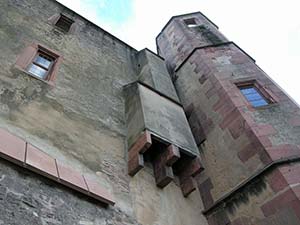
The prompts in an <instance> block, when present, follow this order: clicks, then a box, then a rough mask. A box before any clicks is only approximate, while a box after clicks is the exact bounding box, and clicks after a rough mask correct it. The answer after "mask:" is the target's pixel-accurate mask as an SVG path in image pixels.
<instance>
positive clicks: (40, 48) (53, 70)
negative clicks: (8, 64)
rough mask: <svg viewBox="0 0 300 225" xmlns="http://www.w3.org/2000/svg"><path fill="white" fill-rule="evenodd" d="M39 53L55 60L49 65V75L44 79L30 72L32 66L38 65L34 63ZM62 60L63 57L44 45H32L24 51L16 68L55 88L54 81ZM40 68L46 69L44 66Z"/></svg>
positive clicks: (18, 59)
mask: <svg viewBox="0 0 300 225" xmlns="http://www.w3.org/2000/svg"><path fill="white" fill-rule="evenodd" d="M39 53H42V54H43V55H45V56H48V57H50V58H53V61H52V62H51V64H50V65H49V67H48V70H47V74H46V76H45V78H44V79H43V78H42V77H39V76H38V75H35V74H34V73H31V72H29V68H30V66H31V65H32V64H35V65H36V62H34V61H35V59H36V58H37V56H38V55H39ZM62 59H63V56H62V55H61V54H60V53H58V52H56V51H54V50H52V49H50V48H48V47H46V46H44V45H41V44H40V43H32V44H31V45H29V46H27V47H26V48H25V49H23V51H22V52H21V54H20V55H19V56H18V58H17V62H16V64H15V67H16V68H17V69H19V70H21V71H22V72H24V73H26V74H27V75H29V76H31V77H33V78H35V79H38V80H40V81H43V82H45V83H47V84H49V85H51V86H54V85H55V83H54V81H55V78H56V75H57V73H58V68H59V65H60V64H61V61H62ZM38 66H39V67H40V68H42V69H46V68H44V67H43V66H42V65H39V64H38Z"/></svg>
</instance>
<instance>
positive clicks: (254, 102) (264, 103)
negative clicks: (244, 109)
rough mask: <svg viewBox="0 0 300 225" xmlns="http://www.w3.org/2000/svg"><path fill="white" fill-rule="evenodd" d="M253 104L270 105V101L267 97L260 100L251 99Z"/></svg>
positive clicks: (255, 105) (256, 105)
mask: <svg viewBox="0 0 300 225" xmlns="http://www.w3.org/2000/svg"><path fill="white" fill-rule="evenodd" d="M251 104H252V105H253V106H254V107H258V106H264V105H268V103H267V101H266V100H265V99H261V100H258V101H251Z"/></svg>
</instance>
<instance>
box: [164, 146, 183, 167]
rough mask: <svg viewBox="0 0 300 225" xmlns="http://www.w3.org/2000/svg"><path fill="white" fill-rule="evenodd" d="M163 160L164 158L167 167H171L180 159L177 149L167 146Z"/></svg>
mask: <svg viewBox="0 0 300 225" xmlns="http://www.w3.org/2000/svg"><path fill="white" fill-rule="evenodd" d="M163 158H165V164H166V165H167V166H172V165H173V164H174V163H175V162H176V161H177V160H178V159H179V158H180V152H179V149H178V147H177V146H175V145H172V144H171V145H169V146H168V147H167V149H166V150H165V152H164V153H163Z"/></svg>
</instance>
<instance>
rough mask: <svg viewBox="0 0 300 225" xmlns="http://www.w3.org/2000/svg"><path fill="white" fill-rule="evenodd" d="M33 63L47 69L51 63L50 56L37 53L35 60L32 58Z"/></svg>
mask: <svg viewBox="0 0 300 225" xmlns="http://www.w3.org/2000/svg"><path fill="white" fill-rule="evenodd" d="M34 62H35V63H37V64H39V65H41V66H43V67H45V68H47V69H49V67H50V65H51V62H52V60H51V59H50V58H47V57H46V56H43V55H38V56H37V57H36V58H35V60H34Z"/></svg>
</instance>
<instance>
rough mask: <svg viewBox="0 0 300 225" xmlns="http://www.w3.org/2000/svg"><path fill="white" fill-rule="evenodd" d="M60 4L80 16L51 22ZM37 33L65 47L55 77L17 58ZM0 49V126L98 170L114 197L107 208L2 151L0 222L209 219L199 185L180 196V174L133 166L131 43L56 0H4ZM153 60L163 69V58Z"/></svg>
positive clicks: (134, 68)
mask: <svg viewBox="0 0 300 225" xmlns="http://www.w3.org/2000/svg"><path fill="white" fill-rule="evenodd" d="M60 13H63V14H65V15H66V16H69V17H71V18H72V19H73V20H74V21H75V26H74V27H73V28H74V29H72V32H70V33H68V34H65V33H63V32H61V31H59V30H57V29H56V28H55V27H54V26H53V24H52V22H51V18H53V16H57V15H59V14H60ZM32 43H40V44H42V45H44V46H46V47H48V48H50V49H53V50H55V51H57V52H59V53H60V54H61V55H62V57H63V58H62V62H61V64H60V65H59V68H58V73H57V76H56V79H55V81H54V83H55V85H54V86H50V85H49V84H47V83H45V82H43V81H41V80H38V79H35V78H34V77H32V76H29V75H28V74H27V73H25V72H23V71H20V70H19V69H18V68H16V67H15V63H16V61H17V58H18V56H19V55H20V54H21V52H22V51H23V50H24V49H25V48H26V47H27V46H29V45H31V44H32ZM0 49H1V54H0V65H1V71H0V127H1V128H2V129H5V130H8V131H9V132H11V133H13V134H14V135H16V136H19V137H21V138H23V139H25V140H26V141H28V142H29V143H32V144H33V145H35V146H37V147H38V148H40V149H42V150H43V151H45V152H46V153H47V154H48V155H50V156H51V157H53V158H56V159H58V160H59V161H60V162H62V163H63V164H65V165H66V166H68V167H71V168H73V169H74V170H76V171H79V172H80V173H81V174H84V175H88V176H91V177H93V178H94V179H95V180H97V181H98V182H99V183H100V184H101V185H102V187H104V188H105V189H107V190H108V191H109V192H110V193H112V194H113V195H114V196H115V201H116V205H115V206H114V207H113V208H108V209H106V208H104V207H103V206H101V205H99V204H96V203H95V202H94V201H91V200H88V199H86V197H83V196H81V195H80V194H77V193H75V192H71V191H69V190H67V189H65V188H64V187H62V186H60V185H58V184H56V183H53V182H51V181H47V180H45V179H44V178H41V177H39V176H35V175H34V174H33V173H31V172H30V173H29V172H26V171H24V172H22V171H20V169H18V168H16V167H14V166H13V165H11V164H8V163H5V162H4V161H1V162H0V168H1V174H3V175H2V179H1V196H4V197H3V198H2V200H3V201H4V203H3V204H1V217H0V224H1V223H2V224H5V225H10V224H28V225H29V224H33V223H36V224H85V225H87V224H95V225H96V224H97V225H98V224H99V225H104V224H138V223H139V224H142V225H162V224H163V225H181V224H184V223H187V224H190V225H198V224H199V223H200V224H207V222H206V219H205V217H204V216H203V215H202V214H201V209H202V208H203V206H202V202H201V200H200V196H199V194H196V193H194V194H193V196H191V197H189V198H184V197H183V196H182V193H181V190H180V187H178V184H175V183H173V184H172V185H169V186H168V187H167V189H164V190H161V189H159V188H158V187H156V185H155V181H154V176H153V172H152V171H153V170H152V168H151V166H152V165H147V166H146V169H145V170H144V171H141V172H140V174H139V175H138V176H136V177H134V178H130V177H129V176H128V175H127V146H126V138H125V137H126V132H127V131H126V124H125V104H124V103H125V99H124V97H125V96H124V92H123V86H124V85H126V84H128V83H131V82H134V81H136V80H137V79H138V77H139V76H138V60H137V51H136V50H135V49H133V48H131V47H130V46H128V45H127V44H125V43H123V42H122V41H120V40H118V39H117V38H115V37H113V36H112V35H110V34H108V33H107V32H105V31H103V30H102V29H101V28H99V27H97V26H95V25H94V24H92V23H91V22H89V21H87V20H85V19H84V18H82V17H80V16H78V15H77V14H76V13H74V12H72V11H70V10H68V9H66V8H65V7H64V6H62V5H60V4H59V3H57V2H55V1H52V0H5V1H1V2H0ZM151 57H155V56H154V55H153V56H151ZM151 62H152V65H153V66H155V67H156V66H157V68H154V69H153V71H155V72H156V73H159V71H160V70H162V71H163V72H165V67H164V66H163V63H164V61H163V60H162V59H160V58H159V57H157V59H151ZM172 92H174V89H172ZM24 174H26V175H24ZM0 176H1V175H0ZM145 190H147V191H145ZM2 200H1V201H2ZM23 200H24V201H23ZM24 202H25V203H24ZM175 203H176V204H175ZM174 205H176V207H174ZM13 209H15V211H14V210H13ZM25 209H26V210H25ZM165 212H167V213H165ZM169 215H170V216H169ZM22 218H23V223H22V222H20V221H21V219H22Z"/></svg>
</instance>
